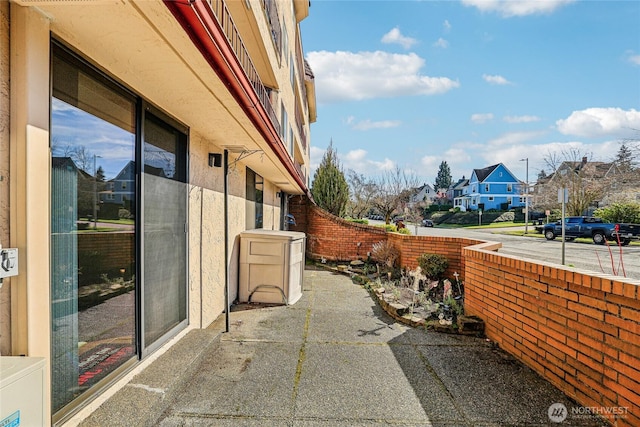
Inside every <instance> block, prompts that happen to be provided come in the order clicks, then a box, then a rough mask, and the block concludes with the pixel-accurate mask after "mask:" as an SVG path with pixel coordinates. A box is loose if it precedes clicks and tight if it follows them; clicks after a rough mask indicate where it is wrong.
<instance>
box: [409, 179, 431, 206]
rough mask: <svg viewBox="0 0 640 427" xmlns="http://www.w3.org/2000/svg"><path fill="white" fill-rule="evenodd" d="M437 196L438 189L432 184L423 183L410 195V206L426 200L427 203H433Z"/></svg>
mask: <svg viewBox="0 0 640 427" xmlns="http://www.w3.org/2000/svg"><path fill="white" fill-rule="evenodd" d="M435 197H436V191H435V190H434V189H433V187H432V186H431V185H430V184H423V185H422V186H420V187H418V188H416V189H415V191H414V192H413V194H412V195H411V196H410V197H409V207H413V206H415V205H416V204H418V203H422V202H425V203H426V204H427V205H429V204H431V203H433V199H434V198H435Z"/></svg>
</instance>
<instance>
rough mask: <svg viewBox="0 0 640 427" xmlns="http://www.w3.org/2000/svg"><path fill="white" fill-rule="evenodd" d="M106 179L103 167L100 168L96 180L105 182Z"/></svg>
mask: <svg viewBox="0 0 640 427" xmlns="http://www.w3.org/2000/svg"><path fill="white" fill-rule="evenodd" d="M104 179H105V176H104V169H102V166H98V170H97V171H96V180H98V181H100V182H104Z"/></svg>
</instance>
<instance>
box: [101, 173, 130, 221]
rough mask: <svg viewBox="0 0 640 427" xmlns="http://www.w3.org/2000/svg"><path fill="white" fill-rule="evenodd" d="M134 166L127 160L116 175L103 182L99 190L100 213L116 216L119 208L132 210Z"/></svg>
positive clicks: (110, 216)
mask: <svg viewBox="0 0 640 427" xmlns="http://www.w3.org/2000/svg"><path fill="white" fill-rule="evenodd" d="M135 187H136V167H135V163H134V162H133V161H130V162H128V163H127V164H126V165H125V166H124V167H123V168H122V170H121V171H120V173H118V175H117V176H116V177H115V178H113V179H111V180H109V181H107V182H106V183H105V189H104V191H101V192H100V211H101V212H100V213H101V215H102V216H103V217H106V218H117V217H118V210H119V209H120V208H125V209H128V210H129V211H130V212H131V213H133V211H134V207H133V205H132V203H133V201H134V200H135V190H136V188H135Z"/></svg>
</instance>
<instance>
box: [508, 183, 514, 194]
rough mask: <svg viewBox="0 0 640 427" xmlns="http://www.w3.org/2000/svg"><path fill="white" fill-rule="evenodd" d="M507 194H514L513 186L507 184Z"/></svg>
mask: <svg viewBox="0 0 640 427" xmlns="http://www.w3.org/2000/svg"><path fill="white" fill-rule="evenodd" d="M507 192H509V193H511V192H513V184H507Z"/></svg>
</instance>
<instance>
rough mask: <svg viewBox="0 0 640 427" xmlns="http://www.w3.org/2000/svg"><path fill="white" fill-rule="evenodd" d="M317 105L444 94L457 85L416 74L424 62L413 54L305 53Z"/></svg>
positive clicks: (455, 82)
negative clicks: (312, 78) (312, 73)
mask: <svg viewBox="0 0 640 427" xmlns="http://www.w3.org/2000/svg"><path fill="white" fill-rule="evenodd" d="M307 60H308V61H309V64H310V65H311V68H312V69H313V71H314V74H315V83H316V94H317V96H318V103H332V102H340V101H359V100H364V99H373V98H390V97H400V96H415V95H436V94H441V93H445V92H447V91H449V90H451V89H453V88H457V87H459V86H460V84H459V83H458V82H457V81H454V80H451V79H449V78H447V77H429V76H425V75H421V74H420V69H421V68H423V67H424V63H425V61H424V59H422V58H420V57H419V56H418V55H416V54H415V53H409V54H392V53H387V52H382V51H376V52H358V53H353V52H344V51H338V52H327V51H317V52H309V53H308V54H307Z"/></svg>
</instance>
